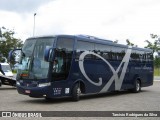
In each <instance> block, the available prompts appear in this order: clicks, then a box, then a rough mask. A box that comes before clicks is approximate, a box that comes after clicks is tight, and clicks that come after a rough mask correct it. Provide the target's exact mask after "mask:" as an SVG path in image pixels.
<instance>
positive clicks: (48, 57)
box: [44, 48, 54, 62]
mask: <svg viewBox="0 0 160 120" xmlns="http://www.w3.org/2000/svg"><path fill="white" fill-rule="evenodd" d="M53 59H54V49H53V48H46V49H45V51H44V60H45V61H47V62H52V61H53Z"/></svg>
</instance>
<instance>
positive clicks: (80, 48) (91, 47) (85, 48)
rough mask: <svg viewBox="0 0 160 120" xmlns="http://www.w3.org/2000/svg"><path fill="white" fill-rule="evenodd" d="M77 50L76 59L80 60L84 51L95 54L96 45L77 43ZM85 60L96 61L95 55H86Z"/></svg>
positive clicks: (83, 42)
mask: <svg viewBox="0 0 160 120" xmlns="http://www.w3.org/2000/svg"><path fill="white" fill-rule="evenodd" d="M76 47H77V49H76V58H77V59H79V56H80V55H81V54H82V53H83V52H84V51H91V52H94V43H92V42H85V41H80V40H78V41H77V46H76ZM85 59H94V56H93V55H86V56H85Z"/></svg>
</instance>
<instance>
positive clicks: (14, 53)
mask: <svg viewBox="0 0 160 120" xmlns="http://www.w3.org/2000/svg"><path fill="white" fill-rule="evenodd" d="M21 51H22V49H14V50H11V51H10V52H9V54H8V61H9V62H11V61H15V62H17V61H19V58H20V55H19V54H20V53H21Z"/></svg>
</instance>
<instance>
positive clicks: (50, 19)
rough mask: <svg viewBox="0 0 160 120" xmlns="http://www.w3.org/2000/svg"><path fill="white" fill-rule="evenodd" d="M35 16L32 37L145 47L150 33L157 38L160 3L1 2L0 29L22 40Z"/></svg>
mask: <svg viewBox="0 0 160 120" xmlns="http://www.w3.org/2000/svg"><path fill="white" fill-rule="evenodd" d="M34 13H36V15H35V32H34V35H35V36H39V35H40V36H41V35H56V34H69V35H77V34H84V35H91V36H96V37H99V38H103V39H106V40H112V41H115V40H118V43H121V44H126V39H129V40H130V41H131V42H132V43H134V44H135V45H138V46H139V47H144V46H146V45H147V43H146V42H144V41H145V40H150V41H153V40H152V39H151V37H150V34H152V33H153V34H157V35H160V0H0V27H3V26H4V27H6V28H8V29H14V31H15V32H16V34H15V37H16V38H19V39H21V40H23V41H24V40H25V39H26V38H28V37H32V36H33V28H34V27H33V26H34ZM2 32H4V31H3V30H2Z"/></svg>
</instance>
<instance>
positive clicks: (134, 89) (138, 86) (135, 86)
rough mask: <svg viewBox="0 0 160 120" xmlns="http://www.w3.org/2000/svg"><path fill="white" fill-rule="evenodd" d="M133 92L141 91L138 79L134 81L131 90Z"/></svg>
mask: <svg viewBox="0 0 160 120" xmlns="http://www.w3.org/2000/svg"><path fill="white" fill-rule="evenodd" d="M132 91H133V92H134V93H138V92H140V91H141V83H140V81H139V80H136V81H135V84H134V88H133V90H132Z"/></svg>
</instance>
